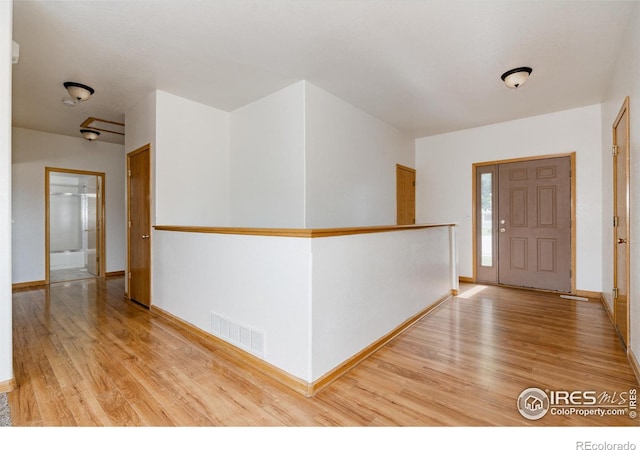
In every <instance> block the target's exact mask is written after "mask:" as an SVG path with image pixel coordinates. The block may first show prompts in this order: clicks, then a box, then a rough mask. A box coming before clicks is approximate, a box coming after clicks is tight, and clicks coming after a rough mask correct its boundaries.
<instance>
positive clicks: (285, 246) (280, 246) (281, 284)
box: [153, 231, 311, 380]
mask: <svg viewBox="0 0 640 450" xmlns="http://www.w3.org/2000/svg"><path fill="white" fill-rule="evenodd" d="M310 254H311V243H310V240H309V239H298V238H281V237H264V236H234V235H216V234H204V233H175V232H167V231H156V232H155V234H154V255H155V257H156V259H155V260H154V276H153V283H154V286H153V291H154V298H153V305H154V306H155V307H158V308H161V309H163V310H165V311H167V312H169V313H171V314H173V315H175V316H177V317H179V318H181V319H182V320H184V321H186V322H189V323H191V324H192V325H194V326H196V327H198V328H200V329H202V330H204V331H206V332H208V333H212V328H211V316H210V314H211V312H213V313H215V314H217V315H219V316H222V317H224V318H227V319H228V320H229V321H230V322H232V323H235V324H237V325H241V326H243V327H248V328H251V329H254V330H257V331H260V332H262V333H264V335H265V354H264V357H263V359H265V360H266V361H267V362H269V363H271V364H273V365H275V366H276V367H279V368H281V369H282V370H284V371H286V372H288V373H290V374H292V375H294V376H297V377H300V378H303V379H307V380H308V377H309V374H310V371H309V369H308V363H309V353H310V350H311V344H310V336H309V331H308V330H309V317H310V314H311V309H310V303H309V291H310V278H309V270H310V264H311V262H310V259H309V258H310Z"/></svg>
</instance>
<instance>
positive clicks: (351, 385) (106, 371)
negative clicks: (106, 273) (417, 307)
mask: <svg viewBox="0 0 640 450" xmlns="http://www.w3.org/2000/svg"><path fill="white" fill-rule="evenodd" d="M472 287H473V286H471V285H468V286H465V289H469V288H472ZM123 289H124V280H123V278H122V277H117V278H108V279H107V280H100V279H89V280H80V281H74V282H71V283H64V284H55V285H51V286H50V287H49V288H37V289H23V290H19V291H16V292H14V295H13V311H14V317H13V327H14V329H13V336H14V360H15V371H16V381H17V384H18V388H17V389H15V390H14V391H13V392H11V393H9V404H10V408H11V413H12V421H13V425H14V426H638V425H640V422H639V420H638V419H635V420H633V419H630V418H629V417H628V416H623V417H614V416H607V417H581V416H576V415H571V416H557V415H551V414H547V415H546V416H545V417H543V418H542V419H540V420H537V421H530V420H527V419H525V418H523V417H522V416H521V415H520V414H519V412H518V411H517V408H516V399H517V397H518V395H519V394H520V392H522V390H523V389H525V388H529V387H539V388H541V389H551V390H595V391H598V392H600V391H607V392H610V393H611V392H621V391H628V390H629V389H630V388H632V387H634V386H636V388H637V380H636V379H635V378H634V375H633V372H632V370H631V368H630V366H629V364H628V362H627V360H626V357H625V355H624V352H623V350H622V347H621V345H620V343H619V342H618V339H617V337H616V334H615V332H614V329H613V327H612V325H611V323H610V321H609V318H608V316H607V313H606V311H605V310H604V309H603V308H602V305H601V304H600V303H599V302H596V301H591V302H581V301H573V300H565V299H561V298H559V296H557V295H552V294H544V293H532V292H527V291H523V290H515V289H506V288H497V287H487V288H485V289H483V290H481V291H480V292H477V293H475V294H474V295H471V296H468V298H465V296H464V295H463V296H459V297H455V298H452V299H450V300H449V301H447V302H446V303H445V304H444V305H442V306H441V307H440V308H438V309H436V310H435V311H434V312H432V313H431V314H430V315H428V316H427V317H425V318H424V319H422V320H421V321H420V322H419V323H417V324H416V325H414V326H413V327H412V328H410V329H409V330H407V331H406V332H405V333H404V334H403V335H401V336H400V337H398V338H396V339H395V340H394V341H392V342H391V343H390V344H389V345H388V346H386V347H385V348H384V349H382V350H380V351H379V352H377V353H376V354H375V355H373V356H372V357H370V358H369V359H368V360H366V361H365V362H363V363H361V364H360V365H358V366H357V367H356V368H354V369H353V370H352V371H351V372H349V373H348V374H347V375H345V376H343V377H342V378H341V379H339V380H337V381H336V382H335V383H333V384H332V385H330V386H329V387H327V388H326V389H325V390H323V391H321V392H320V393H318V394H317V395H316V396H315V397H314V398H312V399H307V398H304V397H302V396H300V395H299V394H296V393H294V392H292V391H290V390H289V389H287V388H285V387H282V386H281V385H279V384H278V383H275V382H273V381H271V380H270V379H269V378H267V377H265V376H263V375H262V374H260V373H259V372H257V371H255V370H253V369H252V368H250V367H241V366H239V365H237V364H236V362H235V361H233V360H231V359H229V358H228V357H227V356H225V354H224V353H223V352H222V351H220V350H219V349H217V348H216V347H215V345H213V344H212V343H210V342H208V341H205V340H203V339H201V338H198V337H195V336H192V335H189V334H185V333H184V332H182V331H181V330H180V329H178V328H176V327H175V326H174V325H173V324H171V323H170V322H167V321H166V320H164V319H162V318H160V317H156V316H154V315H153V314H151V313H149V311H147V310H144V309H143V308H141V307H139V306H137V305H134V304H131V303H128V302H126V301H124V300H123ZM467 292H470V291H469V290H467Z"/></svg>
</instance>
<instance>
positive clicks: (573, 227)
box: [469, 152, 577, 294]
mask: <svg viewBox="0 0 640 450" xmlns="http://www.w3.org/2000/svg"><path fill="white" fill-rule="evenodd" d="M563 157H569V158H570V165H571V173H570V180H569V183H570V186H571V226H570V228H571V275H570V278H571V280H570V282H571V293H572V294H576V293H577V290H576V152H571V153H556V154H549V155H537V156H525V157H522V158H511V159H500V160H495V161H484V162H479V163H473V164H472V166H471V180H472V181H471V183H472V184H471V185H472V189H471V191H472V193H471V227H472V244H471V245H472V248H473V251H472V265H473V277H472V279H471V280H469V281H471V282H473V283H475V282H476V281H477V262H478V242H477V237H476V236H477V227H478V223H477V214H478V211H477V205H476V202H477V196H478V192H477V182H478V180H477V175H476V172H477V168H478V167H483V166H492V165H496V166H497V165H500V164H508V163H513V162H527V161H538V160H542V159H551V158H563ZM493 220H494V221H495V223H494V229H496V226H497V216H495V217H494V218H493ZM497 284H498V285H500V283H497ZM511 287H513V286H511ZM527 289H528V288H527ZM531 290H541V291H544V289H531ZM554 292H555V291H554Z"/></svg>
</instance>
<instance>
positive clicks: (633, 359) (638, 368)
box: [627, 348, 640, 385]
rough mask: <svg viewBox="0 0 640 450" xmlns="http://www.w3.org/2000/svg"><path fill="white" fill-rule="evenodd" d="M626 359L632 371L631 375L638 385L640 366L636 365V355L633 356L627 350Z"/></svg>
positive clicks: (639, 382)
mask: <svg viewBox="0 0 640 450" xmlns="http://www.w3.org/2000/svg"><path fill="white" fill-rule="evenodd" d="M627 359H628V360H629V364H631V369H633V373H634V375H635V376H636V381H637V382H638V384H639V385H640V364H638V359H637V358H636V355H634V353H633V350H631V349H630V348H629V349H628V350H627Z"/></svg>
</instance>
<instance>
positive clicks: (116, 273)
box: [104, 270, 124, 277]
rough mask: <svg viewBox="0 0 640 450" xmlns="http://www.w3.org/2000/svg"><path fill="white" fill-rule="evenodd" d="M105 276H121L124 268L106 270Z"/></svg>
mask: <svg viewBox="0 0 640 450" xmlns="http://www.w3.org/2000/svg"><path fill="white" fill-rule="evenodd" d="M104 276H105V277H123V276H124V270H116V271H115V272H107V273H105V274H104Z"/></svg>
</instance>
